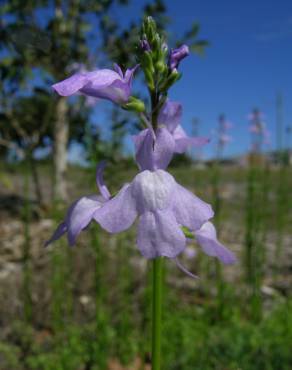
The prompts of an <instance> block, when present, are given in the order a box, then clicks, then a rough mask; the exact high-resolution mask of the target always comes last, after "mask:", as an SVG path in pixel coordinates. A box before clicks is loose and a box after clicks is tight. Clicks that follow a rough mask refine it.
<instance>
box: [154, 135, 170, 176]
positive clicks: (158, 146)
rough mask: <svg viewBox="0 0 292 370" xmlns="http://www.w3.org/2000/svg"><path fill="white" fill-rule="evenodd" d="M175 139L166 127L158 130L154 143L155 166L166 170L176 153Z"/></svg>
mask: <svg viewBox="0 0 292 370" xmlns="http://www.w3.org/2000/svg"><path fill="white" fill-rule="evenodd" d="M174 148H175V141H174V139H173V136H172V135H171V133H170V132H169V131H168V130H167V129H166V128H159V129H158V130H157V131H156V141H155V143H154V151H153V154H154V159H153V161H154V168H155V169H162V170H165V169H166V168H167V166H168V165H169V162H170V161H171V159H172V157H173V153H174Z"/></svg>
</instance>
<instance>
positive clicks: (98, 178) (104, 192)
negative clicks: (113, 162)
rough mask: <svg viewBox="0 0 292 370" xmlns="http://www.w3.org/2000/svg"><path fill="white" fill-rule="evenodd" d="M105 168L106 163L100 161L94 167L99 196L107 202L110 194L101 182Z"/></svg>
mask: <svg viewBox="0 0 292 370" xmlns="http://www.w3.org/2000/svg"><path fill="white" fill-rule="evenodd" d="M105 166H106V162H105V161H102V162H100V163H99V165H98V166H97V167H96V185H97V187H98V189H99V191H100V194H101V195H102V196H103V198H104V199H105V200H109V199H110V197H111V194H110V192H109V190H108V188H107V186H106V185H105V183H104V181H103V171H104V168H105Z"/></svg>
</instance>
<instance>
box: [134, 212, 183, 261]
mask: <svg viewBox="0 0 292 370" xmlns="http://www.w3.org/2000/svg"><path fill="white" fill-rule="evenodd" d="M137 243H138V248H139V250H140V252H141V253H142V255H143V256H144V257H146V258H156V257H159V256H165V257H169V258H174V257H176V256H177V255H178V254H179V253H181V252H182V251H183V249H184V248H185V245H186V238H185V236H184V233H183V232H182V230H181V229H180V227H179V225H178V224H177V222H176V220H175V217H174V215H173V213H172V212H171V211H169V210H164V211H156V212H145V213H143V214H142V216H141V217H140V221H139V227H138V240H137Z"/></svg>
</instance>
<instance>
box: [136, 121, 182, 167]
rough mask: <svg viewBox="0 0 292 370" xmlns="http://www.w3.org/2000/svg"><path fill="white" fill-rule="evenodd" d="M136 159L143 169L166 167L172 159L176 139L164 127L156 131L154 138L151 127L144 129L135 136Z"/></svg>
mask: <svg viewBox="0 0 292 370" xmlns="http://www.w3.org/2000/svg"><path fill="white" fill-rule="evenodd" d="M134 143H135V151H136V161H137V163H138V165H139V167H140V169H141V170H142V171H144V170H158V169H163V170H164V169H166V168H167V166H168V164H169V162H170V161H171V159H172V156H173V153H174V148H175V141H174V139H173V137H172V135H171V134H170V132H169V131H168V130H167V129H166V128H165V127H164V128H159V129H158V130H157V131H156V138H155V139H154V135H153V132H152V131H151V130H150V129H146V130H143V131H142V132H140V134H139V135H137V136H134Z"/></svg>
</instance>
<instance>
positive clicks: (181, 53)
mask: <svg viewBox="0 0 292 370" xmlns="http://www.w3.org/2000/svg"><path fill="white" fill-rule="evenodd" d="M189 54H190V51H189V47H188V46H187V45H181V46H180V47H179V48H177V49H172V50H171V51H170V55H169V61H168V64H169V68H170V69H171V70H174V69H176V68H178V66H179V63H180V61H181V60H182V59H184V58H185V57H187V56H188V55H189Z"/></svg>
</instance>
